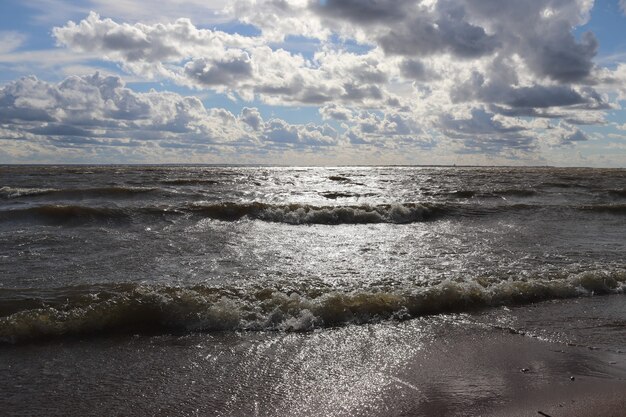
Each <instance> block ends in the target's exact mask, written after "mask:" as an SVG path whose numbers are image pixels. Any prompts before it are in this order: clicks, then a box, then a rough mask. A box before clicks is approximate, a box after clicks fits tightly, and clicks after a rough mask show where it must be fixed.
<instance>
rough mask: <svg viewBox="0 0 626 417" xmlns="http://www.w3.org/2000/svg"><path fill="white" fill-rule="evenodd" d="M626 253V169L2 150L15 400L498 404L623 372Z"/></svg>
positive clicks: (38, 406)
mask: <svg viewBox="0 0 626 417" xmlns="http://www.w3.org/2000/svg"><path fill="white" fill-rule="evenodd" d="M624 254H626V170H599V169H564V168H457V167H337V168H304V167H302V168H288V167H215V166H3V167H0V410H2V411H1V412H0V414H3V415H15V416H24V415H48V416H56V415H58V416H91V415H93V416H101V415H107V416H108V415H129V414H132V415H139V416H143V415H145V416H155V415H164V416H170V415H189V416H192V415H218V416H256V415H262V416H310V415H336V416H339V415H350V416H353V415H368V416H369V415H380V416H389V415H468V414H470V415H471V414H476V415H478V414H484V413H485V412H490V410H492V409H493V408H494V407H498V406H500V405H502V404H504V403H506V402H507V401H510V399H512V398H513V399H514V398H519V396H520V395H524V393H528V392H533V391H532V390H533V389H534V390H536V391H542V390H545V389H552V388H553V387H554V381H555V380H556V381H560V380H561V379H565V380H566V383H570V381H569V375H574V374H575V375H577V377H578V378H579V379H582V380H583V381H585V380H587V381H591V382H587V383H588V384H589V385H588V387H589V389H591V388H593V387H599V386H601V384H602V382H603V381H613V380H614V378H616V376H615V375H622V376H621V377H620V378H622V379H621V380H622V381H623V380H626V353H625V352H626V303H625V302H624V301H625V299H624V295H623V294H624V290H625V289H626V262H625V257H624ZM530 340H540V341H545V342H547V343H549V346H551V348H550V350H549V352H550V353H549V354H546V353H545V352H544V351H541V352H543V353H541V354H538V353H537V351H536V349H537V347H536V345H534V344H532V343H531V342H529V341H530ZM533 343H534V342H533ZM552 346H555V347H552ZM546 355H547V356H546ZM502 357H504V358H505V359H502ZM521 367H527V368H529V369H530V372H529V374H528V375H526V374H522V373H520V372H519V368H521ZM620 372H621V373H620ZM563 374H564V375H566V377H565V378H561V377H562V375H563ZM527 377H528V378H527ZM542 384H543V385H542ZM618 388H619V386H618ZM614 389H615V388H614ZM529 395H530V394H529ZM531 406H534V405H531Z"/></svg>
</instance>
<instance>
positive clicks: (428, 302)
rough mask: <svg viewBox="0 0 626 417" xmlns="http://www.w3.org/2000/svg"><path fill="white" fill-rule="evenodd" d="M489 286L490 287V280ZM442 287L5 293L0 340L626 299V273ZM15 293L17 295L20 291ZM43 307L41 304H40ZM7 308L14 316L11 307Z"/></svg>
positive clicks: (358, 320)
mask: <svg viewBox="0 0 626 417" xmlns="http://www.w3.org/2000/svg"><path fill="white" fill-rule="evenodd" d="M487 281H488V280H487ZM487 281H485V280H483V281H480V280H478V281H472V282H456V281H444V282H441V283H439V284H438V285H433V286H430V287H405V288H394V289H388V288H380V289H375V290H374V289H372V290H358V291H346V292H341V291H338V290H331V289H328V290H320V289H319V288H315V289H308V290H307V289H306V288H304V289H302V288H301V289H298V290H294V291H287V290H285V289H281V288H279V287H278V286H276V287H267V288H259V287H249V288H211V287H205V286H196V287H189V288H181V287H150V286H142V285H134V284H124V285H118V286H114V287H111V288H106V289H102V288H100V289H96V288H94V289H93V291H89V289H85V288H79V289H67V288H65V289H59V290H57V292H56V294H54V296H52V297H51V296H48V297H46V299H45V300H44V299H37V297H32V296H31V297H27V296H24V294H20V293H15V294H13V295H11V294H8V293H7V291H9V292H10V290H3V292H2V293H0V294H2V298H1V299H2V304H1V305H0V306H4V307H5V308H4V309H2V310H4V313H5V314H7V315H6V316H5V317H2V318H0V341H3V342H9V343H16V342H21V341H28V340H33V339H41V338H46V337H58V336H63V335H80V334H97V333H101V332H120V333H152V332H189V331H204V332H211V331H229V330H248V331H254V330H280V331H309V330H312V329H315V328H320V327H332V326H340V325H345V324H362V323H370V322H378V321H381V320H390V319H391V320H394V319H395V320H402V319H409V318H414V317H419V316H423V315H428V314H438V313H451V312H463V311H470V310H473V309H477V308H484V307H490V306H499V305H509V304H521V303H530V302H536V301H542V300H549V299H560V298H570V297H576V296H581V295H590V294H610V293H623V292H624V290H625V289H626V272H624V271H617V272H613V273H608V272H593V273H591V272H590V273H585V274H578V275H573V276H569V277H561V278H556V279H532V280H531V279H524V280H517V281H515V280H508V281H500V282H495V283H491V284H490V283H488V282H487ZM15 291H17V290H15ZM38 303H39V305H37V304H38ZM7 306H9V307H10V310H7V309H6V307H7Z"/></svg>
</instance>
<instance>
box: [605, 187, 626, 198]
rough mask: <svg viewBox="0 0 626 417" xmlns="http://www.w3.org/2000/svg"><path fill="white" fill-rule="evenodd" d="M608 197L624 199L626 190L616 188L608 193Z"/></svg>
mask: <svg viewBox="0 0 626 417" xmlns="http://www.w3.org/2000/svg"><path fill="white" fill-rule="evenodd" d="M608 193H609V195H611V196H613V197H626V188H618V189H614V190H609V191H608Z"/></svg>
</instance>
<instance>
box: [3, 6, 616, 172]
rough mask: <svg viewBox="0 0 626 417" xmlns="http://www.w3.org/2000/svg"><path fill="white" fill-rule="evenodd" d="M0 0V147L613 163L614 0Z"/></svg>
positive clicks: (72, 152)
mask: <svg viewBox="0 0 626 417" xmlns="http://www.w3.org/2000/svg"><path fill="white" fill-rule="evenodd" d="M155 4H156V3H155V2H153V1H148V0H117V1H108V0H82V1H80V0H30V1H28V2H24V1H22V0H3V1H2V2H1V3H0V163H160V162H170V163H175V162H189V163H192V162H201V163H278V164H331V165H332V164H376V163H385V164H508V165H568V166H606V167H626V111H625V110H623V106H624V105H625V104H626V0H600V1H595V2H594V1H593V0H231V1H226V0H160V1H159V2H158V6H157V5H155Z"/></svg>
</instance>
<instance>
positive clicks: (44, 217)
mask: <svg viewBox="0 0 626 417" xmlns="http://www.w3.org/2000/svg"><path fill="white" fill-rule="evenodd" d="M536 210H544V211H547V212H557V211H561V210H578V211H583V212H591V213H608V214H613V215H623V214H626V205H624V204H604V205H602V204H600V205H587V206H542V205H532V204H503V205H475V204H454V203H439V204H435V203H424V204H420V203H403V204H399V203H398V204H379V205H368V204H364V205H337V206H315V205H308V204H297V203H294V204H268V203H261V202H248V203H230V202H224V203H190V204H186V205H182V206H148V207H117V206H114V207H92V206H82V205H56V204H48V205H42V206H35V207H28V208H15V209H9V210H0V222H1V221H27V222H29V221H30V222H43V223H48V224H70V225H73V224H85V223H97V222H107V223H118V222H129V221H132V220H134V219H138V220H146V219H148V220H149V219H170V218H171V217H172V216H185V215H186V216H198V217H203V218H209V219H214V220H221V221H238V220H242V219H248V220H259V221H266V222H274V223H286V224H291V225H307V224H308V225H313V224H323V225H339V224H373V223H389V224H408V223H416V222H426V221H433V220H438V219H441V218H445V217H449V218H462V217H478V216H487V215H492V214H497V213H506V212H509V213H511V212H520V213H523V212H527V211H536Z"/></svg>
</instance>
